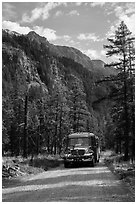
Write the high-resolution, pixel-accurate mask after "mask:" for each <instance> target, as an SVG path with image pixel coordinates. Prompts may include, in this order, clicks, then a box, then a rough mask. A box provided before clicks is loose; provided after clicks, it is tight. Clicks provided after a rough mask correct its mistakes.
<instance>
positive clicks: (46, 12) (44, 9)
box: [22, 2, 67, 23]
mask: <svg viewBox="0 0 137 204" xmlns="http://www.w3.org/2000/svg"><path fill="white" fill-rule="evenodd" d="M60 5H64V6H67V4H66V3H64V2H48V3H46V4H45V6H43V5H42V6H41V7H38V8H35V9H33V10H32V11H31V15H30V16H28V15H27V14H26V13H25V14H24V15H23V16H22V21H23V22H27V23H32V22H33V21H35V20H37V19H39V18H42V20H46V19H48V18H49V16H50V11H51V10H53V9H54V8H56V7H58V6H60Z"/></svg>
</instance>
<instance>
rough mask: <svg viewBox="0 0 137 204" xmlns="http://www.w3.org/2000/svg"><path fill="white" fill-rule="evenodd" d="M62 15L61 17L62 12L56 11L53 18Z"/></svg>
mask: <svg viewBox="0 0 137 204" xmlns="http://www.w3.org/2000/svg"><path fill="white" fill-rule="evenodd" d="M62 15H63V12H62V11H57V12H56V13H55V16H56V17H59V16H62Z"/></svg>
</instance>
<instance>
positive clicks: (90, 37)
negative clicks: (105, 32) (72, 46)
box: [77, 33, 102, 42]
mask: <svg viewBox="0 0 137 204" xmlns="http://www.w3.org/2000/svg"><path fill="white" fill-rule="evenodd" d="M77 39H79V40H91V41H94V42H97V41H102V39H99V37H98V36H96V35H95V33H81V34H79V35H78V37H77Z"/></svg>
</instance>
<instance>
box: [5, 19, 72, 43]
mask: <svg viewBox="0 0 137 204" xmlns="http://www.w3.org/2000/svg"><path fill="white" fill-rule="evenodd" d="M2 28H3V29H9V30H10V31H16V32H18V33H20V34H28V33H29V32H30V31H35V32H36V33H37V34H39V35H40V36H43V37H46V38H47V39H48V40H49V41H55V40H57V39H63V40H65V41H66V42H71V37H70V36H69V35H63V36H58V35H57V34H56V31H55V30H53V29H50V28H43V27H42V26H34V27H32V29H31V28H30V27H27V26H26V27H25V26H21V25H20V24H19V23H17V22H11V21H3V22H2Z"/></svg>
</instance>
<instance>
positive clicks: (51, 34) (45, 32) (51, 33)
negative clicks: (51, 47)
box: [33, 26, 58, 41]
mask: <svg viewBox="0 0 137 204" xmlns="http://www.w3.org/2000/svg"><path fill="white" fill-rule="evenodd" d="M33 30H34V31H35V32H36V33H38V34H39V35H41V36H44V37H46V38H47V39H48V40H49V41H54V40H57V38H58V37H57V35H56V31H55V30H53V29H50V28H43V27H40V26H35V27H33Z"/></svg>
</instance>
